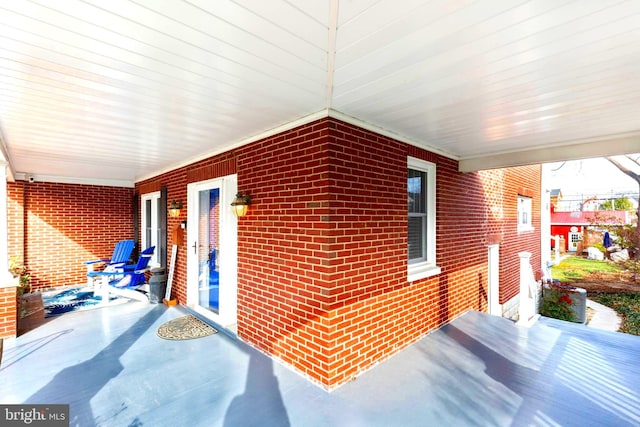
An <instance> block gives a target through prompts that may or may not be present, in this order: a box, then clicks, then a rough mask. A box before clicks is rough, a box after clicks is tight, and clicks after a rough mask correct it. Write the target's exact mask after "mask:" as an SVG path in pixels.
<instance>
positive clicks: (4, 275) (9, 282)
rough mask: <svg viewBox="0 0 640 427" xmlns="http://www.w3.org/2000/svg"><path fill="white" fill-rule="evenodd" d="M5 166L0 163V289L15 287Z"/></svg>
mask: <svg viewBox="0 0 640 427" xmlns="http://www.w3.org/2000/svg"><path fill="white" fill-rule="evenodd" d="M7 216H8V212H7V165H6V164H5V163H0V287H10V286H15V285H16V281H15V280H13V276H12V275H11V273H9V243H8V240H9V233H8V231H7V228H8V225H7Z"/></svg>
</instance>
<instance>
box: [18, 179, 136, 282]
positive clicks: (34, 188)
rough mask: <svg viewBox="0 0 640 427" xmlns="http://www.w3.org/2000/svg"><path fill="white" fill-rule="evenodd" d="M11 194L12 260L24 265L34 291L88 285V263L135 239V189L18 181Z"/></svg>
mask: <svg viewBox="0 0 640 427" xmlns="http://www.w3.org/2000/svg"><path fill="white" fill-rule="evenodd" d="M7 190H8V211H9V217H8V222H9V224H8V233H9V255H10V256H16V257H19V258H21V259H23V260H24V263H25V265H26V267H27V269H28V271H29V273H30V274H31V285H32V287H33V288H34V289H46V288H51V287H57V286H65V285H78V284H84V283H86V267H85V266H84V265H83V264H82V262H83V261H87V260H92V259H99V258H109V257H110V256H111V254H112V253H113V247H114V245H115V243H116V242H117V241H119V240H123V239H132V238H133V214H132V197H133V190H132V189H131V188H120V187H103V186H94V185H78V184H59V183H47V182H35V183H27V182H24V181H17V182H15V183H7Z"/></svg>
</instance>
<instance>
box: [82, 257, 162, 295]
mask: <svg viewBox="0 0 640 427" xmlns="http://www.w3.org/2000/svg"><path fill="white" fill-rule="evenodd" d="M155 248H156V247H155V246H150V247H148V248H147V249H145V250H144V251H142V252H141V253H140V258H138V262H137V263H136V264H135V265H133V267H130V266H128V265H126V263H120V264H114V265H113V267H114V269H115V271H94V272H91V274H90V275H91V277H93V278H99V279H100V286H99V287H98V288H97V289H95V288H94V293H99V294H101V296H102V298H103V301H105V302H107V301H108V300H109V298H108V295H109V293H112V294H117V295H122V296H124V297H126V298H132V299H136V300H140V301H147V296H146V294H144V293H142V292H139V291H138V290H137V289H138V288H140V287H142V286H143V285H144V284H145V282H146V277H145V275H144V273H145V272H146V271H147V270H148V269H149V261H150V260H151V257H152V256H153V252H154V251H155Z"/></svg>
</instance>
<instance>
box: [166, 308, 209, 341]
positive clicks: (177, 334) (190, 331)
mask: <svg viewBox="0 0 640 427" xmlns="http://www.w3.org/2000/svg"><path fill="white" fill-rule="evenodd" d="M217 332H218V331H217V330H216V329H215V328H213V327H211V326H209V325H208V324H206V323H205V322H203V321H202V320H200V319H198V318H197V317H196V316H193V315H191V314H189V315H187V316H182V317H178V318H176V319H173V320H169V321H168V322H166V323H163V324H162V325H160V327H159V328H158V336H159V337H160V338H164V339H165V340H191V339H194V338H202V337H206V336H209V335H212V334H215V333H217Z"/></svg>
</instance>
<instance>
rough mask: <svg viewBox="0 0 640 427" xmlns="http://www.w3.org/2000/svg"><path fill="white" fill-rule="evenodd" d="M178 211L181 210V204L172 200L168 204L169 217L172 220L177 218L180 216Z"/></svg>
mask: <svg viewBox="0 0 640 427" xmlns="http://www.w3.org/2000/svg"><path fill="white" fill-rule="evenodd" d="M180 209H182V202H176V201H175V200H173V201H172V202H171V203H169V216H170V217H172V218H177V217H179V216H180Z"/></svg>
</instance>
